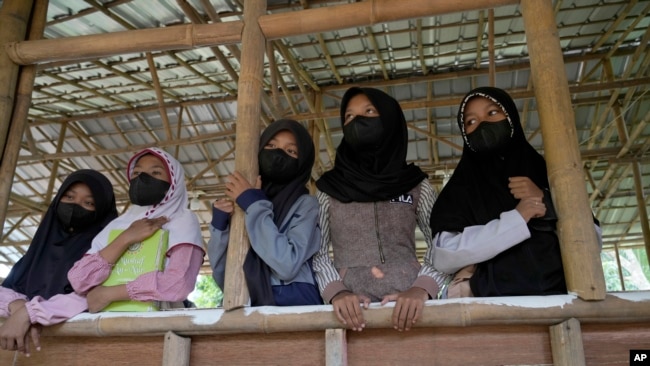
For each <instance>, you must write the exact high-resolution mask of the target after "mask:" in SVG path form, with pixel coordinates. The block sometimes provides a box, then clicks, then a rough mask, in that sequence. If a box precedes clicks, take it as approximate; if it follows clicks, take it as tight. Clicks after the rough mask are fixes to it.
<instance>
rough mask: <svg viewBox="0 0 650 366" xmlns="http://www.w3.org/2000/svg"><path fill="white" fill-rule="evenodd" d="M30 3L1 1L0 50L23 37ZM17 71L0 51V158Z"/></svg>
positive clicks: (7, 57)
mask: <svg viewBox="0 0 650 366" xmlns="http://www.w3.org/2000/svg"><path fill="white" fill-rule="evenodd" d="M32 4H33V2H32V1H31V0H25V1H23V0H7V1H5V2H3V4H2V8H0V50H2V49H3V47H5V46H6V45H7V44H9V43H11V42H15V41H22V40H24V39H25V35H26V34H27V23H28V22H29V16H30V13H31V11H32ZM18 71H19V66H18V65H16V64H15V63H14V62H13V61H12V60H11V59H10V58H9V56H8V54H7V53H6V52H0V158H2V157H3V154H4V150H5V144H6V142H7V133H8V131H9V125H10V124H11V114H12V111H13V108H14V97H15V94H16V84H17V83H18ZM2 160H4V158H3V159H2Z"/></svg>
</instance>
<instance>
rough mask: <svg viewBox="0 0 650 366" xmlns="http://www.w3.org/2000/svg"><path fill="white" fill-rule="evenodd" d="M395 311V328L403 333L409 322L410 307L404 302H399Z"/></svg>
mask: <svg viewBox="0 0 650 366" xmlns="http://www.w3.org/2000/svg"><path fill="white" fill-rule="evenodd" d="M397 304H398V305H396V306H395V310H394V311H393V327H394V328H395V329H397V330H398V331H400V332H401V331H403V330H404V327H405V323H406V321H407V315H408V306H405V305H404V302H403V301H398V302H397Z"/></svg>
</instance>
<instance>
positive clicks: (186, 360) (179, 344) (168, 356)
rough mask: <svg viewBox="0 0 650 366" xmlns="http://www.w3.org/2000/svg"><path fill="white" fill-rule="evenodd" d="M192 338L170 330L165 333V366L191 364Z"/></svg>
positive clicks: (186, 365) (163, 363)
mask: <svg viewBox="0 0 650 366" xmlns="http://www.w3.org/2000/svg"><path fill="white" fill-rule="evenodd" d="M191 347H192V339H191V338H186V337H181V336H179V335H177V334H176V333H174V332H172V331H169V332H167V334H165V343H164V347H163V359H162V365H163V366H189V364H190V351H191Z"/></svg>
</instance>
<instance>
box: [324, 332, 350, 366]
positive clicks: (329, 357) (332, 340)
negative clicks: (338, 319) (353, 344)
mask: <svg viewBox="0 0 650 366" xmlns="http://www.w3.org/2000/svg"><path fill="white" fill-rule="evenodd" d="M347 364H348V342H347V339H346V330H345V329H341V328H339V329H325V366H347Z"/></svg>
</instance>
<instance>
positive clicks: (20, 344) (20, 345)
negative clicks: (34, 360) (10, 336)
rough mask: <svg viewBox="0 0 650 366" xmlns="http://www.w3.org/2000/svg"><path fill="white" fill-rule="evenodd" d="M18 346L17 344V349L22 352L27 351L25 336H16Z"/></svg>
mask: <svg viewBox="0 0 650 366" xmlns="http://www.w3.org/2000/svg"><path fill="white" fill-rule="evenodd" d="M16 346H17V348H16V349H17V350H18V351H19V352H20V353H25V339H24V337H18V338H16Z"/></svg>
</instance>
